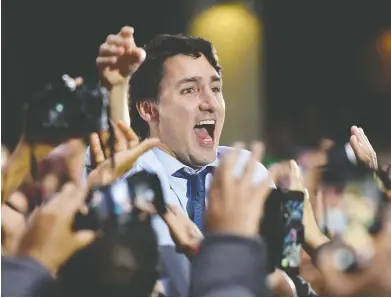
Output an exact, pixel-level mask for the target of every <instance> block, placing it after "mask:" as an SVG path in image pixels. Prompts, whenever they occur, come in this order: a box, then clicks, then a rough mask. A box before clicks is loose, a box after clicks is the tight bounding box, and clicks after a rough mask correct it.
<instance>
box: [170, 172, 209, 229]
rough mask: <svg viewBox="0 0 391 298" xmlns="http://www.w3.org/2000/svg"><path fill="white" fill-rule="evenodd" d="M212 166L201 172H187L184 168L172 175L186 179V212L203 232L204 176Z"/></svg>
mask: <svg viewBox="0 0 391 298" xmlns="http://www.w3.org/2000/svg"><path fill="white" fill-rule="evenodd" d="M212 169H213V167H206V168H205V169H203V170H202V171H201V172H198V173H189V171H188V170H186V168H182V169H180V170H178V171H176V172H175V173H174V174H173V176H174V177H178V178H182V179H186V180H187V193H186V196H187V198H188V201H187V206H186V209H187V213H188V214H189V217H190V218H191V220H192V221H193V222H194V223H195V224H196V225H197V227H198V228H199V229H200V231H201V232H203V224H204V214H205V209H206V204H205V197H206V193H205V192H206V190H205V177H206V175H207V174H209V173H211V171H212Z"/></svg>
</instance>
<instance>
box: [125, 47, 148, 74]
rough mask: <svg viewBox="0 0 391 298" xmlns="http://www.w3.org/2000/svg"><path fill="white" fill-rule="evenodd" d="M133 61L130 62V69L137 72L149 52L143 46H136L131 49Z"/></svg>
mask: <svg viewBox="0 0 391 298" xmlns="http://www.w3.org/2000/svg"><path fill="white" fill-rule="evenodd" d="M130 52H131V53H129V54H131V60H132V63H131V64H130V70H131V72H132V73H134V72H136V71H137V69H138V68H139V67H140V65H141V64H142V63H143V62H144V60H145V58H146V56H147V53H146V52H145V50H144V49H143V48H134V49H132V50H130Z"/></svg>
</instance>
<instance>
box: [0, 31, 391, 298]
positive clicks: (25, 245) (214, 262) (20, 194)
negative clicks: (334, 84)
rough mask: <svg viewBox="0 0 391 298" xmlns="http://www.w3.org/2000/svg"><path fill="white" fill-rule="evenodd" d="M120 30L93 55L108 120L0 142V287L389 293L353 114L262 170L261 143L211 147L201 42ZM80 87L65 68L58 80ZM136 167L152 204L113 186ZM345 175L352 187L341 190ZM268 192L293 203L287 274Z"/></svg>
mask: <svg viewBox="0 0 391 298" xmlns="http://www.w3.org/2000/svg"><path fill="white" fill-rule="evenodd" d="M133 33H134V29H133V28H132V27H128V26H126V27H123V28H122V29H121V30H120V32H118V34H111V35H109V36H108V37H107V38H106V40H105V41H104V43H103V44H102V45H101V46H100V48H99V55H98V57H97V59H96V64H97V67H98V71H99V74H100V84H101V86H102V87H104V88H105V90H107V98H108V104H109V113H110V119H111V125H109V129H107V130H104V131H92V132H91V134H90V135H89V136H85V137H84V138H78V135H75V136H70V138H69V139H67V140H65V141H64V142H62V143H61V144H58V143H51V142H42V141H36V140H34V142H32V141H31V137H28V136H27V135H26V134H23V135H22V137H21V139H20V142H19V144H18V146H17V147H16V149H15V150H14V151H13V152H10V153H9V152H7V150H6V148H2V184H1V185H2V186H1V187H2V198H1V200H2V208H1V231H2V277H1V278H2V289H1V291H2V295H3V296H240V297H244V296H318V295H322V296H323V295H337V296H367V295H369V296H371V295H375V296H389V295H390V294H391V269H390V268H391V266H390V265H391V241H390V240H391V204H390V199H391V191H390V189H391V185H390V184H391V167H390V166H389V165H388V166H387V165H380V164H378V161H377V156H376V152H375V151H374V149H373V148H372V146H371V144H370V142H369V140H368V138H367V136H366V134H365V132H364V130H363V128H361V127H358V126H355V125H354V124H352V128H351V137H350V139H349V140H347V141H346V146H344V147H342V148H339V147H338V146H336V145H334V144H333V143H332V142H331V141H329V140H326V141H323V142H322V143H321V144H320V145H319V147H318V148H315V149H314V150H311V151H310V152H306V153H305V154H304V155H302V156H298V157H297V158H296V160H293V159H292V160H287V161H283V162H279V163H276V164H273V165H271V166H270V167H268V168H266V167H265V166H263V165H262V164H261V162H260V161H262V157H263V153H264V150H265V144H263V143H262V142H259V141H254V143H252V144H250V145H249V146H248V149H249V150H246V149H245V148H246V145H245V144H243V143H240V142H238V143H236V144H234V145H233V147H224V146H219V142H220V136H221V133H222V129H223V126H224V117H225V102H224V97H223V92H222V89H223V76H222V69H221V67H220V65H219V60H218V56H217V52H216V50H215V48H214V47H213V45H212V44H211V43H210V42H209V41H207V40H204V39H202V38H194V37H191V36H188V35H158V36H156V37H155V38H153V39H152V40H151V41H150V42H149V43H147V44H146V45H145V46H144V47H138V46H137V45H136V43H135V40H134V38H133ZM69 82H71V84H69ZM83 84H84V83H83V79H81V78H75V79H71V80H70V81H69V80H68V87H69V88H70V89H72V90H71V91H72V92H73V91H74V90H77V89H78V88H80V87H81V86H83ZM30 110H31V109H30ZM60 112H61V111H59V113H60ZM27 113H29V110H28V111H27ZM68 119H70V120H71V119H72V117H69V118H68ZM238 125H240V123H239V124H238ZM80 129H81V130H83V129H82V128H80ZM86 139H88V142H85V140H86ZM109 144H111V146H109ZM110 147H111V148H110ZM33 169H35V170H33ZM35 172H36V173H35ZM143 172H146V173H148V175H152V174H153V175H155V176H156V177H158V180H159V183H158V184H159V187H158V188H159V189H161V193H162V200H163V206H162V205H159V204H157V203H156V202H157V199H156V198H157V197H158V194H157V192H156V191H155V192H154V195H155V199H154V200H149V199H146V197H147V195H145V196H144V195H141V196H138V195H137V194H139V193H138V192H137V191H136V190H134V189H131V190H130V191H129V190H128V189H127V188H126V187H123V186H124V182H125V181H135V179H134V177H136V175H137V173H143ZM347 173H349V174H347ZM350 173H354V174H352V175H350ZM357 173H358V174H357ZM145 177H152V176H145ZM363 177H365V178H363ZM368 177H370V178H371V179H369V178H368ZM367 178H368V179H367ZM132 179H133V180H132ZM151 179H152V178H151ZM137 181H138V180H137ZM151 181H152V180H151ZM352 181H353V182H354V183H355V185H356V186H357V185H358V186H357V187H358V188H360V187H363V188H364V190H363V191H362V192H357V191H355V192H349V190H346V189H347V187H346V186H351V185H352V184H353V182H352ZM357 181H358V182H357ZM368 181H372V182H374V184H373V185H376V187H375V189H376V191H371V192H368V191H367V190H368V187H367V183H368V184H369V185H370V186H369V188H371V187H372V184H371V183H370V182H368ZM144 182H145V181H144ZM132 183H133V182H132ZM134 183H135V182H134ZM128 185H136V184H128ZM371 189H372V188H371ZM97 190H100V191H101V192H99V193H98V192H97ZM155 190H156V189H155ZM278 190H282V192H281V195H284V194H286V193H290V194H294V195H295V196H296V197H300V198H301V201H300V200H299V201H300V202H302V204H301V205H300V204H299V205H297V206H301V208H302V215H301V217H300V214H299V219H300V225H299V226H300V227H303V237H302V238H303V239H301V240H300V241H298V244H297V245H298V246H297V247H298V248H299V249H300V250H299V254H300V255H299V257H300V258H299V260H298V264H293V265H292V264H291V263H289V264H290V267H295V266H296V267H297V266H298V267H299V268H296V269H297V270H296V271H295V270H287V269H286V266H285V265H284V262H281V260H278V261H277V263H272V262H271V258H272V257H271V255H272V253H274V252H275V251H273V246H272V245H271V242H270V238H268V237H269V236H268V235H270V233H271V232H270V231H273V230H277V229H279V225H278V224H279V223H278V218H279V214H277V213H275V214H274V213H271V212H270V210H271V209H270V208H268V207H267V205H268V204H269V203H270V200H269V199H271V198H272V197H273V194H276V193H277V191H278ZM92 193H93V195H92ZM97 193H98V194H100V196H99V195H97V196H95V195H96V194H97ZM102 194H103V196H102ZM135 194H136V195H137V196H136V195H135ZM330 197H332V198H331V199H330ZM102 198H103V199H102ZM123 198H125V199H124V200H123ZM102 200H103V201H102ZM121 202H122V203H121ZM124 202H125V203H124ZM330 202H333V204H331V203H330ZM346 202H348V203H346ZM272 203H273V202H271V204H272ZM110 204H114V205H116V206H114V207H112V206H111V205H110ZM117 205H118V206H117ZM97 206H98V207H97ZM289 206H290V205H289ZM295 206H296V205H295ZM99 208H101V209H99ZM344 208H345V209H344ZM352 210H353V211H352ZM299 213H300V212H299ZM349 214H352V215H349ZM358 214H361V215H362V216H357V215H358ZM285 215H286V214H285ZM353 215H355V216H353ZM294 216H297V214H293V213H292V214H289V216H288V217H289V218H291V219H292V220H293V219H294V218H296V217H294ZM124 218H125V220H123V219H124ZM341 218H342V219H341ZM330 219H331V220H330ZM339 219H341V221H342V222H343V223H342V224H338V220H339ZM352 222H353V223H352ZM292 229H293V228H292ZM263 231H266V232H263ZM290 231H292V230H290ZM294 231H295V233H296V230H294ZM273 235H274V234H273ZM295 235H296V234H295ZM295 237H296V236H295ZM299 238H300V237H299ZM299 238H298V239H299ZM295 239H296V238H295ZM292 251H293V250H292ZM285 257H286V255H285ZM288 257H289V256H288ZM288 267H289V266H288Z"/></svg>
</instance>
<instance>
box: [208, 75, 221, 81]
mask: <svg viewBox="0 0 391 298" xmlns="http://www.w3.org/2000/svg"><path fill="white" fill-rule="evenodd" d="M210 82H211V83H213V82H221V78H220V77H219V76H216V75H214V76H212V77H211V78H210Z"/></svg>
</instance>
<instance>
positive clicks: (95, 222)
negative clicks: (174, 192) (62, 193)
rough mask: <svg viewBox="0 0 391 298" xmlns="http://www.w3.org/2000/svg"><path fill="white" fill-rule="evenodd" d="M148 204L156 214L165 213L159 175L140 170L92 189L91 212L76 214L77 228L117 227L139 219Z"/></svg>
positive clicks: (75, 227)
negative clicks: (141, 211)
mask: <svg viewBox="0 0 391 298" xmlns="http://www.w3.org/2000/svg"><path fill="white" fill-rule="evenodd" d="M145 204H149V205H150V206H153V207H154V209H155V210H156V212H157V214H160V215H162V214H164V213H165V212H166V205H165V201H164V197H163V191H162V187H161V183H160V179H159V177H158V176H157V175H156V174H152V173H148V172H146V171H141V172H138V173H136V174H134V175H131V176H129V177H127V178H126V179H123V180H118V181H116V182H114V183H113V184H111V185H108V186H103V187H99V188H96V189H93V190H91V191H90V193H89V196H88V198H87V207H88V213H87V214H86V215H84V214H81V213H78V214H77V215H76V218H75V221H74V225H73V228H74V230H84V229H90V230H103V231H110V230H113V229H115V230H118V229H121V228H123V227H126V226H127V224H128V223H129V222H130V221H132V220H134V219H136V220H137V215H138V214H139V213H140V206H142V205H145Z"/></svg>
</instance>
